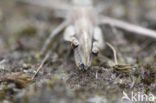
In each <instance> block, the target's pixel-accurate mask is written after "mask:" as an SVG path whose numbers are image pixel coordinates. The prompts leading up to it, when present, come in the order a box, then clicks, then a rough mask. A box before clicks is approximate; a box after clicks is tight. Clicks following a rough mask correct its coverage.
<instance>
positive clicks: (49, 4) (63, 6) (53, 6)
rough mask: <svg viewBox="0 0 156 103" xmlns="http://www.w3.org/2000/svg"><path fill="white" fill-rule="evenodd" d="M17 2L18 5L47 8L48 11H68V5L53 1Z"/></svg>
mask: <svg viewBox="0 0 156 103" xmlns="http://www.w3.org/2000/svg"><path fill="white" fill-rule="evenodd" d="M17 2H19V3H27V4H32V5H36V6H41V7H47V8H49V9H55V10H63V11H64V10H69V8H70V5H69V4H67V3H65V2H63V3H62V1H61V3H60V2H58V1H54V0H18V1H17Z"/></svg>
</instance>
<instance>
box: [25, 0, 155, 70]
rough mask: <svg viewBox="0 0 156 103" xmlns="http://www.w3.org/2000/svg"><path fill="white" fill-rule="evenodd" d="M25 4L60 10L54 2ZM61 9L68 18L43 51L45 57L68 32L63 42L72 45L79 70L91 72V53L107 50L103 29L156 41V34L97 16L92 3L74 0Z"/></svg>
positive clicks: (45, 0) (47, 41) (57, 29)
mask: <svg viewBox="0 0 156 103" xmlns="http://www.w3.org/2000/svg"><path fill="white" fill-rule="evenodd" d="M25 2H29V3H31V4H37V5H40V6H46V7H49V8H52V9H56V8H58V6H56V5H55V4H53V2H54V0H25ZM55 7H56V8H55ZM59 9H64V10H67V11H68V13H67V14H69V15H68V16H67V18H65V20H64V22H63V23H61V24H60V25H59V26H58V27H56V29H54V30H53V32H52V33H51V34H50V36H49V38H48V39H47V40H46V42H45V44H44V45H43V48H42V50H41V51H42V53H43V54H44V53H45V52H46V51H47V48H48V45H49V43H51V41H52V40H53V39H54V37H55V36H56V35H58V34H59V32H60V31H62V30H63V29H64V28H65V30H64V34H63V38H64V40H66V41H69V42H71V45H72V47H73V49H74V58H75V64H76V66H77V67H78V68H79V69H83V70H85V69H88V68H89V67H90V66H91V61H92V53H93V54H95V55H97V54H98V52H99V51H100V50H101V49H103V48H104V46H105V43H104V40H103V34H102V30H101V28H100V25H105V24H110V25H112V26H113V27H116V28H120V29H124V30H127V31H129V32H133V33H136V34H141V35H145V36H150V37H152V38H156V31H153V30H150V29H146V28H143V27H140V26H136V25H133V24H129V23H126V22H123V21H120V20H116V19H112V18H109V17H105V16H102V15H100V14H98V13H97V11H96V8H95V7H94V6H93V0H72V4H71V5H65V6H60V8H59ZM48 55H49V54H48ZM46 57H47V56H46ZM46 57H45V59H44V61H45V60H46ZM39 69H40V68H39ZM39 69H38V71H39Z"/></svg>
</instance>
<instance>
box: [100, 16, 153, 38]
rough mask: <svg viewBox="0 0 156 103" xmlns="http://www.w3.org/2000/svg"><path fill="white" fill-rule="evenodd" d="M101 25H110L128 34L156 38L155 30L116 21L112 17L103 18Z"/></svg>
mask: <svg viewBox="0 0 156 103" xmlns="http://www.w3.org/2000/svg"><path fill="white" fill-rule="evenodd" d="M99 24H101V25H104V24H109V25H112V26H114V27H117V28H119V29H123V30H126V31H128V32H132V33H135V34H140V35H144V36H149V37H152V38H156V31H154V30H151V29H147V28H144V27H141V26H137V25H134V24H130V23H127V22H124V21H121V20H116V19H113V18H110V17H105V16H101V17H100V19H99Z"/></svg>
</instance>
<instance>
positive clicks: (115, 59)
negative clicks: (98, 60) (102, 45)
mask: <svg viewBox="0 0 156 103" xmlns="http://www.w3.org/2000/svg"><path fill="white" fill-rule="evenodd" d="M106 44H107V45H108V46H109V47H110V48H111V49H112V51H113V55H114V62H115V65H118V60H117V56H116V50H115V48H114V47H113V46H112V45H111V44H110V43H108V42H106Z"/></svg>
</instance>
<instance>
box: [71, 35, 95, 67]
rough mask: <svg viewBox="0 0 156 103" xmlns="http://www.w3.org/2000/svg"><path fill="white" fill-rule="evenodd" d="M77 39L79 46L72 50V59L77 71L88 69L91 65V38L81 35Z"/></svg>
mask: <svg viewBox="0 0 156 103" xmlns="http://www.w3.org/2000/svg"><path fill="white" fill-rule="evenodd" d="M81 36H83V37H82V38H81V37H80V39H79V46H78V47H77V48H75V49H74V58H75V62H76V65H77V67H78V68H79V69H83V70H84V69H88V67H90V65H91V47H92V38H90V37H88V34H87V33H83V34H82V35H81Z"/></svg>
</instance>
